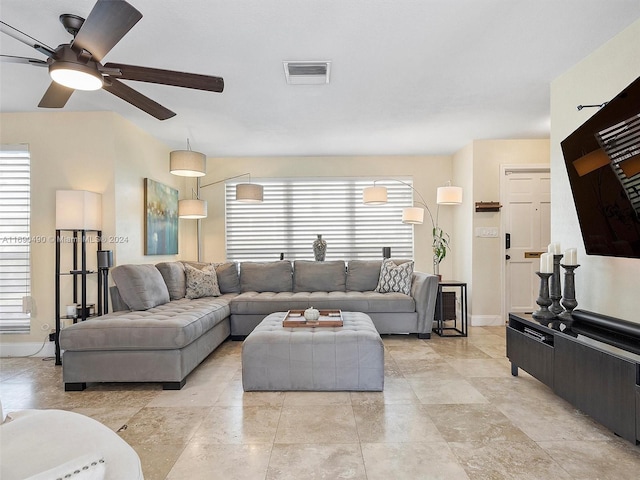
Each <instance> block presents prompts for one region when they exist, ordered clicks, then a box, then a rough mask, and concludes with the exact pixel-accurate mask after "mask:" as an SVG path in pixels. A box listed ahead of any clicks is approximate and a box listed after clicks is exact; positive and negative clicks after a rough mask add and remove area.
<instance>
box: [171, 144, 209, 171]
mask: <svg viewBox="0 0 640 480" xmlns="http://www.w3.org/2000/svg"><path fill="white" fill-rule="evenodd" d="M169 171H170V172H171V173H172V174H174V175H179V176H181V177H203V176H205V175H206V174H207V157H206V156H205V155H204V153H200V152H194V151H193V150H174V151H173V152H171V153H170V154H169Z"/></svg>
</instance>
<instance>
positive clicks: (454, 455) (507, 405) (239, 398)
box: [0, 327, 640, 480]
mask: <svg viewBox="0 0 640 480" xmlns="http://www.w3.org/2000/svg"><path fill="white" fill-rule="evenodd" d="M383 339H384V344H385V347H386V352H385V363H386V365H385V390H384V392H382V393H365V392H351V393H349V392H335V393H333V392H332V393H319V392H252V393H244V392H243V391H242V379H241V363H240V351H241V343H240V342H232V341H227V342H226V343H224V344H223V345H221V346H220V348H218V349H217V350H216V351H215V352H214V353H213V354H212V355H210V356H209V358H207V359H206V360H205V361H204V362H203V363H202V365H200V366H199V367H198V368H197V369H196V370H195V371H194V372H193V373H192V374H191V375H190V376H189V377H188V379H187V384H186V385H185V387H184V388H183V389H182V390H180V391H162V390H161V387H160V385H157V384H133V385H122V384H106V385H92V386H90V387H89V388H88V389H87V390H85V391H84V392H69V393H65V392H64V389H63V387H62V369H61V367H56V366H55V365H54V364H53V362H52V361H50V360H44V361H43V360H42V359H37V358H29V359H18V358H3V359H0V395H2V402H3V405H4V407H5V409H6V410H7V411H10V410H18V409H23V408H60V409H65V410H71V411H74V412H79V413H82V414H85V415H88V416H91V417H93V418H95V419H97V420H99V421H101V422H102V423H104V424H105V425H107V426H109V427H110V428H112V429H113V430H114V431H118V432H119V434H120V435H121V436H122V438H124V439H125V440H126V441H127V442H129V443H130V444H131V445H132V446H133V447H134V448H135V449H136V451H137V452H138V453H139V454H140V457H141V459H142V465H143V470H144V473H145V478H146V479H147V480H162V479H167V480H178V479H185V480H196V479H221V480H227V479H243V480H246V479H249V480H254V479H255V480H258V479H260V480H262V479H268V480H276V479H277V480H284V479H297V480H302V479H304V480H307V479H331V480H333V479H369V480H377V479H384V480H388V479H452V480H460V479H467V478H468V479H474V480H475V479H545V480H546V479H583V480H586V479H612V480H614V479H615V480H624V479H630V480H631V479H634V480H635V479H638V478H640V446H634V445H631V444H630V443H629V442H626V441H624V440H621V439H619V438H617V437H616V436H615V435H614V434H612V433H611V432H610V431H608V430H607V429H606V428H604V427H602V426H600V425H599V424H597V423H596V422H595V421H593V420H591V419H590V418H589V417H587V416H585V415H583V414H581V413H580V412H579V411H577V410H575V409H574V408H572V407H571V405H569V404H568V403H566V402H564V401H563V400H561V399H559V398H557V397H556V396H555V395H554V394H553V393H552V392H551V391H550V390H549V389H548V388H547V387H545V386H544V385H542V384H541V383H539V382H538V381H537V380H535V379H534V378H532V377H530V376H529V375H527V374H526V373H524V372H521V374H520V376H519V377H512V376H511V371H510V366H509V363H508V360H507V359H506V358H505V353H504V352H505V330H504V328H503V327H472V328H471V329H470V336H469V337H468V338H440V337H438V336H436V335H434V338H432V339H431V340H419V339H417V338H416V337H415V336H402V335H397V336H384V337H383Z"/></svg>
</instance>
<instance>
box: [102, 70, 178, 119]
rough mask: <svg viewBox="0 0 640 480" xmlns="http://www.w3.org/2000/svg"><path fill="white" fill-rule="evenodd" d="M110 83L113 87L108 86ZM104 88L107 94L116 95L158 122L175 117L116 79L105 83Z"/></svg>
mask: <svg viewBox="0 0 640 480" xmlns="http://www.w3.org/2000/svg"><path fill="white" fill-rule="evenodd" d="M109 82H110V83H111V85H108V83H109ZM102 88H104V89H105V90H106V91H107V92H109V93H112V94H114V95H115V96H116V97H120V98H121V99H122V100H124V101H125V102H129V103H130V104H131V105H133V106H134V107H137V108H139V109H140V110H143V111H145V112H147V113H148V114H149V115H151V116H153V117H156V118H157V119H158V120H166V119H168V118H171V117H173V116H175V112H172V111H171V110H169V109H168V108H165V107H163V106H162V105H160V104H159V103H158V102H154V101H153V100H151V99H150V98H149V97H145V96H144V95H143V94H141V93H140V92H138V91H136V90H134V89H133V88H131V87H129V86H127V85H125V84H124V83H122V82H119V81H118V80H116V79H115V78H110V79H109V81H108V82H105V84H104V86H103V87H102Z"/></svg>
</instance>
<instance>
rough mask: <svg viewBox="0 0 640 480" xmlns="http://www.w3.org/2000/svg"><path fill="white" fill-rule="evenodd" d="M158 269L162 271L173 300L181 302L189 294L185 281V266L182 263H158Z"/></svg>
mask: <svg viewBox="0 0 640 480" xmlns="http://www.w3.org/2000/svg"><path fill="white" fill-rule="evenodd" d="M156 268H157V269H158V270H160V274H161V275H162V278H164V283H166V284H167V290H169V298H170V299H171V300H180V299H181V298H184V296H185V295H186V293H187V284H186V281H185V274H184V264H183V263H182V262H161V263H156Z"/></svg>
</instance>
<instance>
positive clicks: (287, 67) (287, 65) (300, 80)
mask: <svg viewBox="0 0 640 480" xmlns="http://www.w3.org/2000/svg"><path fill="white" fill-rule="evenodd" d="M282 63H283V65H284V76H285V77H286V79H287V83H288V84H289V85H323V84H326V83H329V74H330V72H331V62H282Z"/></svg>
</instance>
